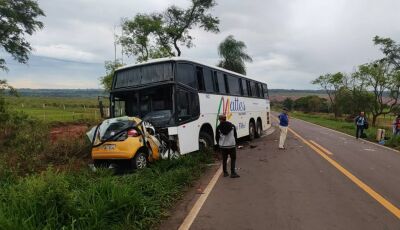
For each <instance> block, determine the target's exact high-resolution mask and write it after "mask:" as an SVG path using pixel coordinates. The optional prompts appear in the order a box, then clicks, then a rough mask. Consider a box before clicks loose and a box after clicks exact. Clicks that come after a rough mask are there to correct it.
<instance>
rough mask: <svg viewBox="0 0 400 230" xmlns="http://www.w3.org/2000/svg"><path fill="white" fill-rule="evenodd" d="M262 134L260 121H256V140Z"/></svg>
mask: <svg viewBox="0 0 400 230" xmlns="http://www.w3.org/2000/svg"><path fill="white" fill-rule="evenodd" d="M261 134H262V125H261V122H260V121H257V126H256V138H259V137H261Z"/></svg>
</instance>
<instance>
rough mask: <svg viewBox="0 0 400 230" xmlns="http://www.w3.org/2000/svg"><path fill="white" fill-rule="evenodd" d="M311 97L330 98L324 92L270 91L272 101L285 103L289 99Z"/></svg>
mask: <svg viewBox="0 0 400 230" xmlns="http://www.w3.org/2000/svg"><path fill="white" fill-rule="evenodd" d="M309 95H317V96H320V97H324V98H326V97H327V96H328V95H327V94H326V93H325V91H323V90H297V89H269V97H270V100H271V101H283V100H285V99H286V98H288V97H289V98H291V99H293V100H296V99H298V98H300V97H305V96H309Z"/></svg>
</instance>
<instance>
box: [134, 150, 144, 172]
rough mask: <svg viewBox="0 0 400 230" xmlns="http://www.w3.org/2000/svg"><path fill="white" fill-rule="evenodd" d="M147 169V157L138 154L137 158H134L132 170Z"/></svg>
mask: <svg viewBox="0 0 400 230" xmlns="http://www.w3.org/2000/svg"><path fill="white" fill-rule="evenodd" d="M146 167H147V159H146V155H145V154H143V153H142V152H138V153H136V156H135V157H134V158H132V168H133V169H144V168H146Z"/></svg>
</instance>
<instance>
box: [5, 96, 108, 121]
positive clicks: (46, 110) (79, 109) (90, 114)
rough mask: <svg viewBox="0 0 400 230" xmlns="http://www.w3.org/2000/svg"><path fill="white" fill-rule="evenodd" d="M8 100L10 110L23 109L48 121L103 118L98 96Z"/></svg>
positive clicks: (17, 98)
mask: <svg viewBox="0 0 400 230" xmlns="http://www.w3.org/2000/svg"><path fill="white" fill-rule="evenodd" d="M6 102H7V103H8V104H9V108H10V110H12V111H22V112H24V113H26V114H28V115H30V116H32V117H34V118H37V119H39V120H43V121H46V122H72V121H97V120H100V119H101V117H100V111H99V109H98V101H97V98H65V97H6ZM103 102H105V101H103Z"/></svg>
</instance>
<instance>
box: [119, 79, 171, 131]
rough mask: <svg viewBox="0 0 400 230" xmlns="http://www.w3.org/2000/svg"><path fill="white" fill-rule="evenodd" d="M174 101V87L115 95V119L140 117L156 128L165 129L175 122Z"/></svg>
mask: <svg viewBox="0 0 400 230" xmlns="http://www.w3.org/2000/svg"><path fill="white" fill-rule="evenodd" d="M172 101H173V100H172V85H165V86H155V87H150V88H146V89H142V90H129V91H127V92H118V93H114V94H113V102H114V109H113V111H114V117H120V116H132V117H139V118H141V119H142V120H145V121H148V122H150V123H151V124H152V125H154V126H155V127H165V126H168V125H171V124H172V123H173V122H174V119H172V109H173V103H172Z"/></svg>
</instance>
